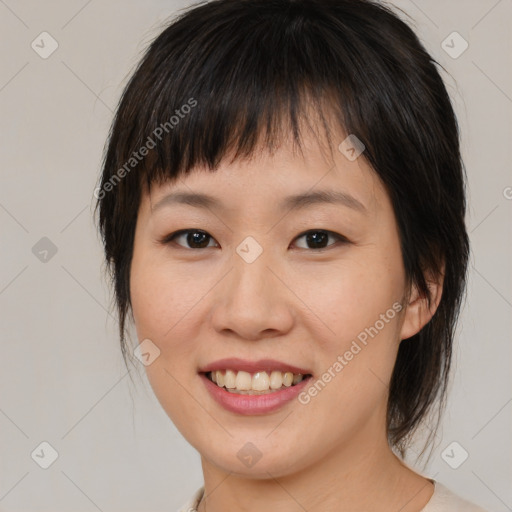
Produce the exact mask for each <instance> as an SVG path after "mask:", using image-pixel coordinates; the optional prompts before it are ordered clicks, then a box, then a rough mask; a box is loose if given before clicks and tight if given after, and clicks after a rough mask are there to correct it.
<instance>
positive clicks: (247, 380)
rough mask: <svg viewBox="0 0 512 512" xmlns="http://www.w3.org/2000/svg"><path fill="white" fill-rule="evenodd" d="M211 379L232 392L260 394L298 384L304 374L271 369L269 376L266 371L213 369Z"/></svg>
mask: <svg viewBox="0 0 512 512" xmlns="http://www.w3.org/2000/svg"><path fill="white" fill-rule="evenodd" d="M210 376H211V380H212V381H213V382H215V383H216V384H217V386H219V387H221V388H222V387H225V388H226V389H228V390H229V391H231V390H232V392H233V393H238V392H240V394H248V395H252V394H261V393H262V392H269V393H272V392H274V391H276V390H278V389H281V388H282V387H283V386H284V387H290V386H292V385H293V386H294V385H295V384H298V383H299V382H300V381H301V380H302V379H303V378H304V375H302V374H300V373H298V374H295V375H294V374H293V373H292V372H284V373H283V372H280V371H272V372H271V373H270V376H269V374H268V373H267V372H256V373H254V374H252V375H251V374H250V373H249V372H245V371H242V370H241V371H239V372H235V371H233V370H225V371H223V370H215V371H213V372H210Z"/></svg>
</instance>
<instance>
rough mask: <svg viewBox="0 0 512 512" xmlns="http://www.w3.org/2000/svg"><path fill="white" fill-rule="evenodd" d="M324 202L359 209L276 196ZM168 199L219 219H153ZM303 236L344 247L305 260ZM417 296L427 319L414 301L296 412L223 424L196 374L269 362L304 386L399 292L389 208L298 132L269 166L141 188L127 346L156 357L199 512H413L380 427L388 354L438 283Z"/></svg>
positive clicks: (426, 489)
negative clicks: (132, 334) (320, 197)
mask: <svg viewBox="0 0 512 512" xmlns="http://www.w3.org/2000/svg"><path fill="white" fill-rule="evenodd" d="M343 138H344V136H341V138H340V139H339V141H340V142H341V140H343ZM325 189H329V190H335V191H343V192H346V193H349V194H350V195H352V196H353V197H355V198H356V199H357V200H358V201H359V202H360V203H362V204H363V206H364V211H358V210H357V209H354V208H350V207H349V206H347V205H342V204H325V203H324V204H315V205H313V206H309V207H307V208H304V209H301V210H296V211H292V210H290V209H289V208H288V209H286V210H281V209H280V203H281V202H282V201H283V200H284V198H286V197H287V196H290V195H294V194H299V193H303V192H314V191H318V190H325ZM176 191H183V192H198V193H204V194H208V195H211V196H215V197H216V198H218V199H219V201H220V202H221V203H222V205H223V206H222V207H219V208H217V207H209V208H196V207H193V206H190V205H184V204H171V203H170V202H165V201H164V203H162V204H161V205H160V206H158V207H157V206H156V205H157V204H158V203H159V202H160V201H161V200H162V199H163V198H164V197H166V196H167V195H168V194H169V193H171V192H176ZM184 229H191V230H192V231H193V232H195V230H201V231H205V232H206V233H207V234H208V235H209V236H208V237H206V238H205V239H204V240H203V243H202V245H201V238H196V239H195V240H196V245H195V246H194V245H193V242H194V239H192V245H190V243H191V240H190V237H189V238H188V240H187V235H186V234H185V235H182V236H179V237H178V238H176V239H174V241H172V242H169V243H167V244H163V243H161V242H160V240H161V239H163V238H164V237H165V236H166V235H169V234H170V233H173V232H176V231H178V230H184ZM309 230H313V231H320V232H321V233H320V235H321V234H322V233H325V232H331V233H335V234H339V235H342V236H344V237H346V238H347V239H348V242H345V243H342V242H340V241H339V240H338V239H337V238H336V237H335V236H333V235H331V236H329V238H328V239H326V240H325V241H324V242H322V243H323V245H320V247H323V248H324V249H323V250H322V251H320V250H319V249H317V248H315V247H316V246H315V245H314V242H313V243H312V242H311V241H309V242H308V238H307V237H306V236H300V235H302V234H303V233H304V232H305V231H309ZM198 236H199V235H196V237H198ZM247 236H252V237H253V238H254V239H255V240H256V241H257V242H258V244H259V245H260V246H261V248H262V249H263V252H262V254H261V255H260V256H259V257H258V258H257V259H256V260H255V261H254V262H252V263H247V262H246V261H244V259H242V258H241V257H240V256H239V255H238V253H237V252H236V248H237V247H238V246H239V244H240V243H241V242H242V241H243V240H244V239H245V238H246V237H247ZM317 237H318V234H317ZM320 241H321V239H320ZM197 246H200V247H205V246H208V247H207V248H195V247H197ZM430 286H431V291H432V294H433V303H432V305H431V308H430V309H429V308H428V307H427V302H426V299H425V298H423V297H420V296H419V295H418V293H417V292H416V290H415V289H414V288H413V289H412V290H411V296H410V298H409V300H408V301H407V302H406V303H403V309H402V311H401V312H400V313H398V314H396V315H394V317H393V318H392V319H390V320H389V321H388V322H387V323H385V326H384V327H383V328H382V329H381V330H380V331H379V332H378V334H377V335H376V336H374V337H373V338H369V341H368V343H367V345H366V346H364V348H362V350H361V351H360V352H359V353H358V354H357V355H355V356H354V357H353V359H352V360H351V361H349V362H348V364H347V365H346V366H344V368H343V370H342V371H341V372H339V373H338V374H337V375H336V377H335V378H333V379H332V380H331V381H330V382H329V383H328V384H327V385H326V386H325V387H324V388H323V389H322V390H321V391H320V392H319V393H318V394H317V396H315V397H314V398H312V399H311V401H310V402H309V403H308V404H305V405H304V404H301V403H299V402H298V401H297V400H293V401H292V402H290V403H288V404H286V405H285V406H284V407H282V408H281V409H279V410H278V411H275V412H273V413H268V414H262V415H255V416H243V415H239V414H236V413H233V412H229V411H227V410H225V409H223V408H222V407H221V406H220V405H218V404H217V403H216V402H215V401H214V400H213V399H212V397H211V396H210V394H209V393H208V391H207V390H206V388H205V386H204V383H203V381H202V380H201V378H200V376H199V374H198V371H199V368H200V367H203V366H205V365H206V364H208V363H211V362H213V361H216V360H218V359H221V358H225V357H239V358H243V359H248V360H257V359H263V358H273V359H278V360H282V361H286V362H289V363H290V364H292V365H296V366H300V367H304V368H308V369H310V370H311V373H312V374H313V376H314V377H316V378H319V377H320V376H321V375H322V374H323V373H324V372H325V371H326V370H327V369H328V368H329V367H332V365H333V364H334V362H335V361H336V360H337V357H338V356H339V355H343V354H344V353H345V352H346V351H347V350H349V348H350V346H351V343H352V341H353V340H355V339H356V338H357V336H358V334H359V333H361V332H362V331H364V329H365V328H367V327H370V326H373V325H375V323H376V321H377V320H378V319H379V318H381V317H380V315H381V314H383V313H384V314H385V313H386V311H388V310H389V309H390V308H392V305H393V304H394V303H396V302H397V301H398V302H401V303H402V301H403V299H404V297H405V294H406V291H407V289H406V280H405V272H404V268H403V263H402V257H401V252H400V243H399V237H398V229H397V224H396V219H395V216H394V212H393V208H392V205H391V202H390V200H389V197H388V195H387V193H386V191H385V189H384V187H383V186H382V184H381V183H380V181H379V179H378V177H377V175H376V174H375V173H374V172H373V171H372V169H371V167H370V166H369V165H368V163H367V162H366V161H365V159H364V158H363V157H362V156H361V157H359V158H357V159H356V160H355V161H349V160H348V159H347V158H346V157H345V156H344V155H343V154H342V153H341V152H338V151H334V152H333V154H332V155H331V154H330V153H329V152H328V151H326V146H325V144H319V142H318V140H317V138H315V137H314V136H312V134H311V133H310V132H306V133H304V154H303V155H301V154H300V153H297V152H293V151H292V149H291V146H290V145H289V144H283V145H282V146H281V147H280V149H279V150H278V151H277V152H276V153H275V154H274V155H270V154H269V153H268V152H266V151H262V152H258V153H257V154H256V156H254V158H253V159H251V160H236V161H234V162H233V163H231V162H229V161H228V160H227V159H226V160H224V161H223V162H222V163H221V165H220V166H219V168H218V169H217V170H216V171H215V172H209V171H207V170H205V169H203V168H195V169H193V170H192V172H191V173H190V174H188V175H186V176H183V177H181V178H180V179H179V180H178V181H176V182H172V183H165V184H162V185H158V186H157V185H154V186H153V187H152V189H151V192H150V193H147V192H146V191H144V195H143V197H142V201H141V205H140V208H139V212H138V218H137V226H136V232H135V241H134V252H133V259H132V266H131V276H130V291H131V303H132V311H133V316H134V320H135V327H136V331H137V336H138V339H139V340H144V339H146V338H149V339H150V340H152V341H153V343H155V345H157V346H158V347H159V349H160V356H159V357H158V358H157V359H156V360H155V361H154V362H153V363H152V364H151V365H149V366H147V367H146V371H147V375H148V379H149V381H150V383H151V386H152V388H153V390H154V392H155V395H156V396H157V398H158V400H159V401H160V403H161V405H162V407H163V408H164V410H165V411H166V413H167V414H168V415H169V417H170V418H171V420H172V421H173V422H174V423H175V425H176V427H177V428H178V429H179V430H180V432H181V433H182V434H183V436H184V437H185V438H186V439H187V440H188V442H189V443H190V444H191V445H192V446H194V447H195V448H196V449H197V450H198V452H199V453H200V455H201V462H202V468H203V473H204V482H205V498H204V499H203V500H202V501H201V504H200V506H199V510H200V511H203V510H208V512H220V511H225V510H244V511H247V512H256V511H262V510H273V511H274V512H292V511H294V512H295V511H299V510H308V511H320V510H321V511H323V512H329V511H337V512H339V511H347V512H348V511H350V512H355V511H361V512H362V511H367V510H372V511H376V512H388V511H389V512H391V511H393V512H398V511H400V512H419V511H420V510H421V509H422V508H423V507H424V506H425V504H426V503H427V502H428V501H429V499H430V498H431V496H432V493H433V484H432V483H431V482H430V481H429V480H428V479H426V478H424V477H423V476H421V475H419V474H418V473H416V472H414V471H413V470H412V469H410V468H409V467H408V466H406V465H405V464H403V463H402V462H401V460H400V459H399V458H398V457H396V456H395V455H394V454H393V452H392V451H391V449H390V447H389V445H388V441H387V438H386V422H385V419H386V403H387V394H388V384H389V382H390V378H391V374H392V370H393V366H394V363H395V359H396V354H397V350H398V347H399V344H400V342H401V340H403V339H406V338H409V337H411V336H413V335H414V334H416V333H417V332H418V331H419V330H420V329H421V328H422V327H423V326H424V325H425V324H426V323H427V322H428V321H429V320H430V318H431V317H432V315H433V313H434V312H435V309H436V308H437V306H438V304H439V300H440V297H441V293H442V282H437V283H436V282H432V283H431V284H430ZM247 442H251V443H253V444H254V445H255V446H256V447H257V448H258V450H259V451H260V452H261V458H260V460H258V462H257V463H256V464H254V465H253V466H252V467H246V466H245V465H244V464H243V463H242V462H241V461H240V460H239V458H238V457H237V453H238V451H239V450H240V449H242V447H244V445H246V443H247Z"/></svg>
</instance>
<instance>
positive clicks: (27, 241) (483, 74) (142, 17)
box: [0, 0, 512, 512]
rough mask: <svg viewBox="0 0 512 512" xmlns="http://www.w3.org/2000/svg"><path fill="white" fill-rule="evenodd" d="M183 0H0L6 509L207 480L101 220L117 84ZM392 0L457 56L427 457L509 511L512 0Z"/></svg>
mask: <svg viewBox="0 0 512 512" xmlns="http://www.w3.org/2000/svg"><path fill="white" fill-rule="evenodd" d="M189 4H190V3H189V2H183V1H162V0H151V1H147V2H142V1H138V2H136V1H133V0H131V1H126V0H124V1H121V0H109V1H103V2H100V1H99V0H90V1H86V0H68V1H66V2H65V1H60V2H59V1H56V0H53V1H46V2H36V1H34V0H32V1H23V0H19V1H16V0H0V34H2V36H1V37H2V45H1V47H0V52H1V58H2V66H1V70H0V108H1V112H2V115H1V117H0V123H1V135H2V145H1V155H0V172H1V180H2V181H1V183H2V185H1V188H0V222H1V235H0V236H1V243H2V251H1V266H0V311H1V319H2V329H1V333H2V344H1V347H2V357H1V359H0V365H1V367H0V450H1V452H0V510H4V511H36V510H37V511H53V512H57V511H67V512H69V511H94V510H102V511H105V512H106V511H141V512H142V511H145V512H147V511H151V510H168V511H174V510H176V508H177V507H178V506H179V505H181V504H182V503H183V502H184V501H185V500H186V499H188V497H189V496H190V495H191V494H192V493H193V492H194V491H195V490H196V489H197V488H198V487H199V486H200V485H201V484H202V482H203V480H202V474H201V467H200V459H199V455H198V454H197V452H196V451H195V450H194V449H193V448H191V447H190V446H189V445H188V443H187V442H186V441H185V440H184V439H183V437H182V436H181V434H180V433H179V432H178V431H177V430H176V429H175V427H174V426H173V424H172V423H171V422H170V420H169V419H168V417H167V416H166V414H165V413H164V412H163V410H162V409H161V407H160V405H159V404H158V402H157V400H156V398H154V396H153V394H152V391H151V389H150V388H149V385H148V384H147V381H146V378H145V374H144V371H143V368H141V369H140V375H141V378H138V377H137V375H136V372H131V373H133V374H134V383H131V381H130V377H129V376H128V375H127V371H126V368H125V367H124V365H123V362H122V358H121V355H120V351H119V348H118V341H117V331H116V324H115V317H114V316H113V314H112V309H111V299H110V292H109V289H108V285H107V283H106V282H105V281H104V279H103V275H102V268H103V267H102V258H103V256H102V252H101V246H100V242H99V238H98V235H97V234H96V231H95V228H94V224H93V221H92V205H93V196H92V193H93V190H94V188H95V186H96V183H97V179H98V176H99V171H100V162H101V155H102V149H103V144H104V141H105V138H106V135H107V131H108V128H109V124H110V121H111V118H112V113H113V110H114V108H115V105H116V103H117V101H118V98H119V96H120V93H121V91H122V87H123V85H124V84H125V83H126V79H127V77H128V75H129V73H130V71H131V70H132V69H133V67H134V66H135V64H136V63H137V62H138V59H139V58H140V56H141V55H142V52H143V50H144V49H145V47H146V45H147V44H148V43H149V42H150V41H151V40H152V39H153V38H154V37H155V36H156V35H157V34H158V33H159V31H160V28H161V24H162V23H163V22H164V20H166V19H167V18H168V17H169V16H172V15H173V14H174V13H176V11H177V10H178V9H181V8H183V7H186V6H187V5H189ZM394 4H395V5H397V6H399V7H401V8H402V9H404V10H405V11H406V12H407V13H408V14H409V15H410V16H411V17H412V18H413V19H414V20H415V26H416V30H417V32H418V34H419V36H420V38H421V40H422V41H423V42H424V44H425V45H426V47H427V49H428V50H429V51H430V52H431V53H432V55H433V56H434V58H436V59H437V60H438V61H439V62H440V63H441V64H442V65H443V66H444V67H445V68H446V69H447V71H448V72H449V75H447V74H444V73H443V77H444V78H445V80H446V83H447V86H448V88H449V91H450V94H451V95H452V98H453V101H454V102H455V106H456V109H457V114H458V116H459V121H460V125H461V128H462V132H463V140H462V148H463V152H464V158H465V161H466V166H467V172H468V178H469V195H468V200H469V212H468V217H467V223H468V228H469V232H470V236H471V241H472V251H473V253H472V257H471V268H470V276H469V287H468V300H467V303H466V306H465V308H464V310H463V312H462V314H461V322H460V325H459V329H458V338H457V344H456V351H455V359H456V361H455V366H454V370H455V373H454V376H453V385H452V390H451V394H450V399H449V403H448V410H447V414H446V415H445V417H444V420H443V424H442V428H441V429H440V431H439V433H438V437H437V439H436V448H435V450H434V452H433V455H432V458H431V460H430V463H429V464H428V465H427V467H426V468H424V469H423V468H420V467H419V466H417V467H418V468H419V469H420V470H421V471H423V472H424V474H426V475H428V476H430V477H434V478H436V479H437V480H439V481H441V482H443V483H444V484H445V485H447V486H448V487H450V488H451V489H452V490H453V491H455V492H457V493H459V494H461V495H464V496H465V497H467V498H468V499H471V500H473V501H475V502H477V503H479V504H481V505H483V506H485V507H487V508H488V509H489V510H494V511H505V510H512V486H511V485H510V482H512V468H511V455H512V442H511V436H510V433H511V432H512V421H511V413H512V386H511V380H512V377H511V373H512V372H510V369H511V368H510V367H511V361H512V358H511V352H512V344H511V343H510V332H511V328H512V314H511V313H512V285H511V281H512V280H511V265H510V262H511V261H512V254H511V253H512V250H511V245H512V244H511V238H512V229H511V217H512V216H511V211H512V200H511V198H512V188H511V187H512V175H511V172H510V169H511V154H510V147H511V141H512V134H511V118H512V116H511V114H512V99H511V98H512V73H511V67H510V63H511V55H512V51H511V41H512V39H511V36H510V26H511V21H512V1H511V0H500V1H496V0H478V1H476V0H473V1H462V0H458V1H451V2H447V1H434V0H430V1H428V0H427V1H421V2H420V0H416V1H415V2H413V1H411V0H400V1H396V2H394ZM43 31H46V32H48V33H49V34H51V36H52V37H53V38H54V39H55V40H56V41H57V42H58V45H59V46H58V48H57V50H56V51H55V52H54V53H53V54H52V55H50V56H49V57H48V58H46V59H43V58H42V57H41V56H40V54H39V53H36V51H35V50H34V49H33V48H32V47H31V43H32V42H33V41H35V44H39V46H40V47H43V46H44V49H45V51H47V50H48V49H49V48H50V40H49V39H47V36H44V37H46V39H44V41H43V42H42V43H41V37H39V35H40V34H41V32H43ZM453 31H457V32H458V33H459V34H460V35H461V36H462V37H463V38H464V39H465V40H466V41H467V42H468V43H469V48H468V49H467V50H466V51H465V52H464V53H462V55H460V56H459V57H458V58H455V59H454V58H452V57H450V56H449V55H448V54H447V53H446V52H445V50H444V49H443V47H442V42H443V41H444V40H445V39H446V37H447V36H448V35H449V34H451V33H452V32H453ZM448 41H449V43H448V44H451V45H452V46H454V49H455V50H457V49H460V44H459V43H460V42H457V41H455V42H454V43H453V44H452V43H450V39H449V40H448ZM445 44H446V43H445ZM42 50H43V48H40V51H42ZM43 237H47V238H48V239H49V240H51V243H52V244H53V245H54V246H55V248H56V249H57V252H56V253H55V254H52V251H51V249H49V247H48V245H49V242H48V241H46V240H43V241H40V240H41V238H43ZM37 244H39V245H37ZM45 244H46V245H45ZM34 246H35V249H33V248H34ZM44 250H49V252H48V253H44ZM45 258H46V260H45ZM42 260H43V261H42ZM43 441H46V442H48V443H50V445H51V446H52V447H53V448H54V449H55V450H56V451H57V452H58V458H57V460H56V461H55V462H54V463H53V464H52V465H51V466H50V467H49V468H48V469H42V468H41V467H40V466H39V465H38V463H36V460H39V461H41V460H42V459H43V458H44V456H46V457H48V456H49V452H48V450H46V451H44V449H43V452H41V449H40V448H39V450H36V453H39V454H40V457H39V459H38V458H37V456H35V455H34V458H32V457H31V453H32V452H33V451H34V450H35V449H36V448H38V447H39V445H40V443H41V442H43ZM452 442H457V443H458V445H455V447H454V446H453V445H452V446H451V447H450V446H449V445H450V444H451V443H452ZM447 447H448V450H446V449H447ZM462 450H465V451H466V452H468V454H469V456H468V458H467V460H465V461H464V462H463V463H462V464H461V465H460V466H459V467H458V468H457V469H453V468H452V467H450V465H449V464H448V463H447V462H446V461H445V460H449V461H450V463H451V464H452V465H455V463H457V462H460V460H461V459H462V458H463V455H464V452H463V451H462ZM41 453H44V454H45V455H44V456H43V455H41ZM443 454H444V456H443ZM443 457H444V458H443ZM413 463H414V461H413V460H412V461H411V464H413Z"/></svg>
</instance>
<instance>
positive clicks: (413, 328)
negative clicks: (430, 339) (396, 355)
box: [400, 263, 445, 340]
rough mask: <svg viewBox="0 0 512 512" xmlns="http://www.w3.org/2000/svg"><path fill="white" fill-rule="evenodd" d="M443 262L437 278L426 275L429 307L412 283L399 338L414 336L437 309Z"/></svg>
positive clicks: (442, 279)
mask: <svg viewBox="0 0 512 512" xmlns="http://www.w3.org/2000/svg"><path fill="white" fill-rule="evenodd" d="M444 270H445V266H444V263H443V265H442V271H441V274H440V275H439V277H438V278H437V279H433V278H432V277H431V276H427V285H428V288H429V290H430V294H431V303H430V308H429V307H428V302H427V298H426V297H425V296H423V295H420V294H419V292H418V289H417V288H416V286H414V285H413V288H412V291H411V296H410V298H409V303H408V304H407V306H406V308H405V313H404V316H403V323H402V327H401V330H400V339H401V340H406V339H407V338H410V337H411V336H414V335H415V334H417V333H418V332H420V331H421V329H422V328H423V327H424V326H425V325H426V324H427V323H428V322H429V321H430V319H431V318H432V317H433V316H434V313H435V312H436V311H437V308H438V306H439V303H440V302H441V295H442V293H443V281H444Z"/></svg>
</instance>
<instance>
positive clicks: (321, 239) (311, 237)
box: [295, 229, 349, 250]
mask: <svg viewBox="0 0 512 512" xmlns="http://www.w3.org/2000/svg"><path fill="white" fill-rule="evenodd" d="M329 237H332V238H334V239H336V240H337V241H338V242H340V243H348V242H349V240H348V239H347V238H345V237H344V236H343V235H338V233H333V232H332V231H325V230H320V229H312V230H310V231H306V232H305V233H302V235H299V236H298V237H297V238H296V239H295V240H299V239H301V238H304V239H305V241H306V244H309V245H311V246H312V247H306V249H316V250H322V249H327V248H329V247H331V246H332V245H336V242H334V243H332V244H327V245H326V243H327V241H328V240H329Z"/></svg>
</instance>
